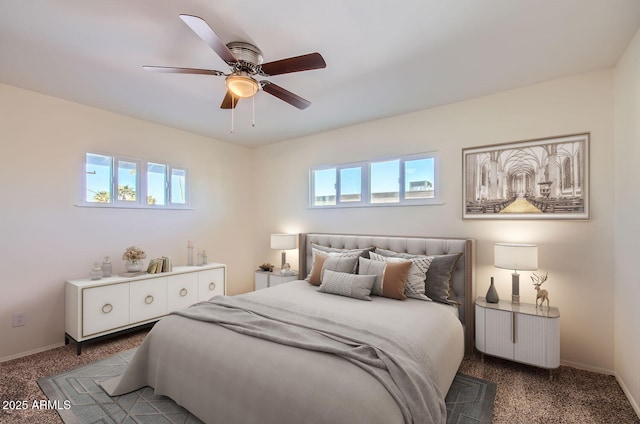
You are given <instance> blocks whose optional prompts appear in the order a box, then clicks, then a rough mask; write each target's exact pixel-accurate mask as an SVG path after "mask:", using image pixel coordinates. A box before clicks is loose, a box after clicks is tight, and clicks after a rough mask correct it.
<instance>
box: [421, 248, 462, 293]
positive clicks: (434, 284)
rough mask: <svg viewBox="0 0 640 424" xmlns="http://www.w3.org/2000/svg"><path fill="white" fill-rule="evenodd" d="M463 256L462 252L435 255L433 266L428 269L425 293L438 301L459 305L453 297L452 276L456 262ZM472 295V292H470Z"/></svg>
mask: <svg viewBox="0 0 640 424" xmlns="http://www.w3.org/2000/svg"><path fill="white" fill-rule="evenodd" d="M461 256H462V253H451V254H448V255H435V256H434V257H433V261H431V266H430V267H429V270H428V271H427V279H426V281H425V294H426V295H427V296H429V297H430V298H431V300H435V301H436V302H440V303H446V304H448V305H459V304H460V302H457V301H455V300H453V299H451V292H452V291H453V290H452V288H451V277H453V272H454V270H455V269H456V264H457V263H458V260H459V259H460V257H461ZM468 295H469V296H470V294H468Z"/></svg>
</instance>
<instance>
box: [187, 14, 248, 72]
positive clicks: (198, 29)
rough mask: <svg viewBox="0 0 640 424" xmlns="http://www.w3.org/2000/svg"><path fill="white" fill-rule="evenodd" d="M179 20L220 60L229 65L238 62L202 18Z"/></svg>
mask: <svg viewBox="0 0 640 424" xmlns="http://www.w3.org/2000/svg"><path fill="white" fill-rule="evenodd" d="M180 19H182V20H183V21H184V23H185V24H187V25H188V26H189V28H191V30H192V31H193V32H195V33H196V35H197V36H198V37H200V38H201V39H202V40H203V41H204V42H205V43H207V45H208V46H209V47H211V48H212V49H213V51H214V52H216V53H217V54H218V56H220V57H221V58H222V60H224V61H225V62H227V63H229V64H231V63H236V62H237V61H238V59H236V57H235V56H234V54H233V53H231V50H229V48H228V47H227V45H226V44H225V43H224V42H223V41H222V40H221V39H220V37H218V35H217V34H216V33H215V32H214V31H213V30H212V29H211V27H210V26H209V25H207V23H206V22H205V21H204V20H203V19H202V18H199V17H197V16H192V15H180Z"/></svg>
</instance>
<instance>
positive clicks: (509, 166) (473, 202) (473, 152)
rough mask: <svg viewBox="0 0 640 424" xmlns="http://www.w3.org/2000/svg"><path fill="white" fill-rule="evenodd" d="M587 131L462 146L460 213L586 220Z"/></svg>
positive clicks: (484, 216)
mask: <svg viewBox="0 0 640 424" xmlns="http://www.w3.org/2000/svg"><path fill="white" fill-rule="evenodd" d="M589 135H590V134H589V133H584V134H573V135H566V136H559V137H551V138H541V139H536V140H525V141H515V142H511V143H504V144H494V145H490V146H482V147H471V148H465V149H462V173H463V180H462V181H463V188H462V196H463V197H462V199H463V205H464V206H463V208H464V210H463V214H462V217H463V218H464V219H589Z"/></svg>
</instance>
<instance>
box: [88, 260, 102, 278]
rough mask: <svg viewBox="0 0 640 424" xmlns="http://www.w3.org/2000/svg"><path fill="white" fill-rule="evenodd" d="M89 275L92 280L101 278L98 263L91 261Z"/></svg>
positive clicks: (100, 269)
mask: <svg viewBox="0 0 640 424" xmlns="http://www.w3.org/2000/svg"><path fill="white" fill-rule="evenodd" d="M89 277H90V278H91V279H92V280H99V279H101V278H102V268H101V267H100V263H98V262H94V263H93V268H91V271H89Z"/></svg>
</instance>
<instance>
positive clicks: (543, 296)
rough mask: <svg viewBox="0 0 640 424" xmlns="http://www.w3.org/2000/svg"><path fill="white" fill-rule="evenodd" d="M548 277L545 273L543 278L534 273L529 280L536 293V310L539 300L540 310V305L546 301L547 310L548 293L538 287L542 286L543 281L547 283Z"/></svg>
mask: <svg viewBox="0 0 640 424" xmlns="http://www.w3.org/2000/svg"><path fill="white" fill-rule="evenodd" d="M548 276H549V273H548V272H547V273H546V274H545V275H544V276H542V275H536V273H535V272H534V273H533V275H532V276H531V280H532V281H533V285H534V286H535V288H536V291H537V292H538V293H537V295H536V308H537V307H538V300H540V307H541V308H542V304H543V303H544V301H545V300H546V301H547V308H549V292H548V291H546V290H545V289H541V288H540V286H541V285H542V283H544V282H545V281H547V277H548Z"/></svg>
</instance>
